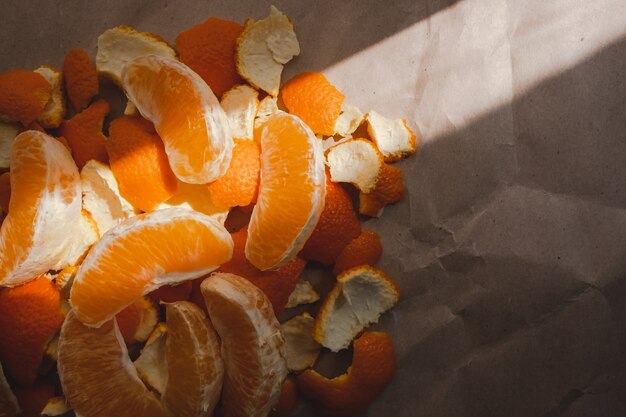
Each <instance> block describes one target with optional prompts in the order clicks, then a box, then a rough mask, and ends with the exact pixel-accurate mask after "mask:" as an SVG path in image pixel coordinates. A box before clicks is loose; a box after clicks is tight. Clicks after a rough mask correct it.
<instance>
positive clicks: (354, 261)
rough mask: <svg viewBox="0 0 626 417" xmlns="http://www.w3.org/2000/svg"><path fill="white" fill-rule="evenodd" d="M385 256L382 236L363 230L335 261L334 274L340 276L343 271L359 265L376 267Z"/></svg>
mask: <svg viewBox="0 0 626 417" xmlns="http://www.w3.org/2000/svg"><path fill="white" fill-rule="evenodd" d="M382 254H383V245H382V243H380V236H378V233H376V232H374V231H373V230H363V231H362V232H361V234H360V235H359V236H358V237H357V238H356V239H354V240H352V242H350V243H348V246H346V247H345V248H344V249H343V251H341V253H340V254H339V256H338V257H337V261H335V267H334V268H333V274H335V275H339V274H341V273H342V272H343V271H346V270H348V269H350V268H353V267H355V266H359V265H372V266H374V265H376V263H377V262H378V261H379V260H380V257H381V256H382Z"/></svg>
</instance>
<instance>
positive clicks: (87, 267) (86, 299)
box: [70, 208, 233, 326]
mask: <svg viewBox="0 0 626 417" xmlns="http://www.w3.org/2000/svg"><path fill="white" fill-rule="evenodd" d="M232 250H233V242H232V239H231V237H230V235H229V234H228V232H227V231H226V229H224V227H223V226H222V225H221V224H219V223H218V222H217V221H216V220H214V219H212V218H211V217H208V216H206V215H204V214H200V213H197V212H194V211H191V210H185V209H177V208H172V209H166V210H159V211H155V212H152V213H148V214H142V215H139V216H135V217H133V218H131V219H128V220H126V221H125V222H123V223H120V224H119V225H118V226H116V227H114V228H113V229H111V230H109V231H108V232H107V233H106V234H105V235H104V236H103V237H102V239H100V240H99V241H98V243H96V244H95V245H94V247H93V248H92V249H91V251H90V252H89V254H88V255H87V257H86V258H85V260H84V261H83V263H82V265H81V266H80V269H79V270H78V273H77V275H76V278H75V279H74V284H73V286H72V290H71V293H70V301H71V304H72V306H73V307H74V309H75V311H76V315H77V317H78V318H79V319H80V320H81V321H83V322H84V323H86V324H88V325H91V326H99V325H101V324H102V323H104V322H105V321H107V320H108V319H110V318H111V317H113V315H115V314H116V313H118V312H119V311H121V310H122V309H123V308H125V307H126V306H128V305H130V304H131V303H132V302H134V301H135V300H137V299H138V298H139V297H141V296H143V295H145V294H147V293H149V292H151V291H154V290H155V289H157V288H158V287H160V286H162V285H166V284H173V283H177V282H182V281H186V280H190V279H193V278H197V277H199V276H202V275H204V274H207V273H209V272H211V271H213V270H215V269H216V268H217V267H218V266H219V265H221V264H222V263H224V262H226V261H228V260H229V259H230V257H231V256H232Z"/></svg>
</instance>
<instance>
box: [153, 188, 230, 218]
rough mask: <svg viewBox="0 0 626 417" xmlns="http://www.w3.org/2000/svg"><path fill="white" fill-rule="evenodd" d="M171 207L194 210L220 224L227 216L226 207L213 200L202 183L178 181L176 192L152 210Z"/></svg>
mask: <svg viewBox="0 0 626 417" xmlns="http://www.w3.org/2000/svg"><path fill="white" fill-rule="evenodd" d="M172 207H181V208H185V209H187V210H195V211H197V212H199V213H203V214H206V215H207V216H211V217H213V218H214V219H215V220H217V221H218V222H219V223H221V224H224V222H225V221H226V217H227V216H228V207H227V208H224V207H222V206H220V205H218V204H217V203H216V202H214V201H213V198H212V196H211V192H210V191H209V189H208V188H207V186H206V185H204V184H187V183H185V182H182V181H178V189H177V190H176V193H175V194H174V195H172V196H171V197H170V198H169V199H168V200H166V201H165V202H163V203H160V204H158V205H157V206H156V207H155V208H154V210H163V209H166V208H172Z"/></svg>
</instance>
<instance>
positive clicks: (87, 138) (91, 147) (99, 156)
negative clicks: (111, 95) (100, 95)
mask: <svg viewBox="0 0 626 417" xmlns="http://www.w3.org/2000/svg"><path fill="white" fill-rule="evenodd" d="M109 111H110V107H109V103H107V102H106V101H105V100H98V101H96V102H95V103H93V104H92V105H90V106H89V107H87V108H86V109H85V110H83V111H82V112H80V113H78V114H77V115H75V116H74V117H72V118H71V119H70V120H66V121H64V122H63V123H61V126H60V127H59V135H60V136H63V137H64V138H65V139H66V140H67V143H68V144H69V146H70V148H71V149H72V156H73V157H74V160H75V161H76V165H78V168H82V167H83V166H85V164H86V163H87V161H89V160H91V159H95V160H97V161H100V162H104V163H107V162H108V161H109V158H108V155H107V151H106V148H105V143H106V141H107V138H106V136H104V134H103V133H102V126H103V124H104V118H105V117H106V116H107V115H108V114H109Z"/></svg>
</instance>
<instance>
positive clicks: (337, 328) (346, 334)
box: [313, 265, 400, 352]
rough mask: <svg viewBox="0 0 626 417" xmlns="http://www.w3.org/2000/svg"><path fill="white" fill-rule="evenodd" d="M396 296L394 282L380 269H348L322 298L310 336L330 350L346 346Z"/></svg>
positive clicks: (366, 266)
mask: <svg viewBox="0 0 626 417" xmlns="http://www.w3.org/2000/svg"><path fill="white" fill-rule="evenodd" d="M399 297H400V292H399V290H398V287H397V286H396V284H395V283H394V282H393V280H392V279H391V278H390V277H389V276H388V275H387V274H385V273H384V272H383V271H381V270H380V269H376V268H374V267H372V266H369V265H362V266H357V267H355V268H351V269H348V270H347V271H344V272H343V273H342V274H341V275H339V276H338V277H337V283H336V284H335V287H334V288H333V289H332V291H331V292H330V293H329V294H328V296H327V297H326V299H325V300H324V303H323V304H322V307H321V309H320V312H319V314H318V316H317V318H316V319H315V329H314V331H313V337H314V338H315V340H316V341H317V342H318V343H320V344H321V345H322V346H324V347H326V348H328V349H330V350H332V351H333V352H338V351H340V350H342V349H345V348H347V347H348V346H350V342H351V341H352V339H354V337H355V336H356V335H357V334H359V333H360V332H361V331H362V330H363V329H365V328H366V327H367V326H369V325H370V324H372V323H376V322H378V318H379V317H380V315H381V314H382V313H384V312H385V311H387V310H389V309H390V308H391V307H393V306H394V305H395V304H396V303H397V302H398V299H399Z"/></svg>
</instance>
